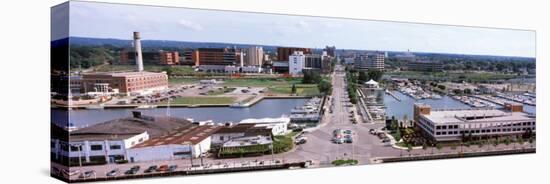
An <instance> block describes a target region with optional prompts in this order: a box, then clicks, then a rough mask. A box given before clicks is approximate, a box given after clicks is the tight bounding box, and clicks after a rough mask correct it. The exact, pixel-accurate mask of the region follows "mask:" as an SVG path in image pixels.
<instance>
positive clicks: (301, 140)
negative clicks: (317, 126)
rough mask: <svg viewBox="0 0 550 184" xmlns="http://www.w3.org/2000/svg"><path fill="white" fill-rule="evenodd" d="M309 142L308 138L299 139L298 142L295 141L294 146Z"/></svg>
mask: <svg viewBox="0 0 550 184" xmlns="http://www.w3.org/2000/svg"><path fill="white" fill-rule="evenodd" d="M306 142H307V138H306V137H302V136H300V137H297V138H296V140H294V144H297V145H298V144H305V143H306Z"/></svg>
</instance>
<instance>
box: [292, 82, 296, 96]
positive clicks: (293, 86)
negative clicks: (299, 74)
mask: <svg viewBox="0 0 550 184" xmlns="http://www.w3.org/2000/svg"><path fill="white" fill-rule="evenodd" d="M291 91H292V92H291V93H292V94H296V84H292V89H291Z"/></svg>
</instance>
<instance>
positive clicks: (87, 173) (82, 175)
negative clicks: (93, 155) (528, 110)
mask: <svg viewBox="0 0 550 184" xmlns="http://www.w3.org/2000/svg"><path fill="white" fill-rule="evenodd" d="M94 175H95V171H94V170H89V171H85V172H83V173H80V176H78V177H79V178H89V177H92V176H94Z"/></svg>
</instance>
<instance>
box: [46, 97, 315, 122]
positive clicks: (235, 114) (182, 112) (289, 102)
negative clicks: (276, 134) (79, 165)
mask: <svg viewBox="0 0 550 184" xmlns="http://www.w3.org/2000/svg"><path fill="white" fill-rule="evenodd" d="M306 101H307V99H264V100H262V101H260V102H258V103H256V104H255V105H253V106H252V107H248V108H230V107H199V108H170V113H169V114H170V116H173V117H179V118H192V119H194V120H195V121H205V120H213V121H214V122H228V121H232V122H238V121H241V120H243V119H247V118H266V117H269V118H278V117H281V116H282V115H290V110H291V109H292V108H294V107H297V106H302V105H304V104H305V102H306ZM132 111H141V112H143V114H145V115H152V116H166V115H167V114H168V113H167V108H154V109H139V110H138V109H98V110H71V111H70V120H69V121H70V122H71V123H72V124H73V125H75V126H77V127H83V126H90V125H94V124H97V123H101V122H105V121H109V120H113V119H118V118H124V117H130V116H131V113H132ZM65 114H66V113H64V112H63V111H62V110H57V109H52V122H56V123H59V124H65V122H63V119H66V115H65Z"/></svg>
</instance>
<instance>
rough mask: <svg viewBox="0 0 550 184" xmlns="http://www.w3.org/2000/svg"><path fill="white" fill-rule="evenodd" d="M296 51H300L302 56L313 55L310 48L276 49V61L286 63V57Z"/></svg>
mask: <svg viewBox="0 0 550 184" xmlns="http://www.w3.org/2000/svg"><path fill="white" fill-rule="evenodd" d="M296 51H301V52H302V53H303V54H312V53H313V52H312V51H311V49H310V48H297V47H277V61H288V60H289V59H288V57H289V56H290V55H292V54H294V52H296Z"/></svg>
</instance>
